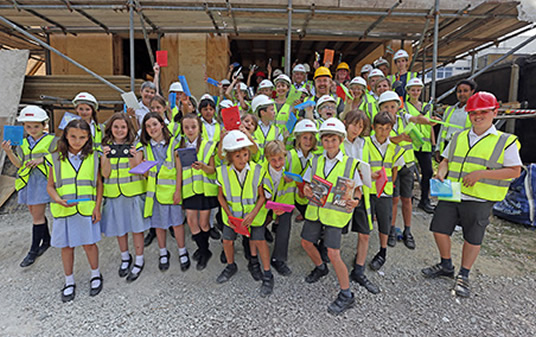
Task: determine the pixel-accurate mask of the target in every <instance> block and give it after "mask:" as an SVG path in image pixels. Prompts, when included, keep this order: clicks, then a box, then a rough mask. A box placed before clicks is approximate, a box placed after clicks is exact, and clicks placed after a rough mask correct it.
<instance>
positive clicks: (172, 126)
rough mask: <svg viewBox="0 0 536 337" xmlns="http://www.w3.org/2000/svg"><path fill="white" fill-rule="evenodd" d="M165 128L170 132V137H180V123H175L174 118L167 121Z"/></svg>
mask: <svg viewBox="0 0 536 337" xmlns="http://www.w3.org/2000/svg"><path fill="white" fill-rule="evenodd" d="M167 128H168V130H169V132H170V133H171V137H172V138H179V139H180V137H181V123H177V122H175V121H174V120H172V121H171V122H169V124H168V125H167Z"/></svg>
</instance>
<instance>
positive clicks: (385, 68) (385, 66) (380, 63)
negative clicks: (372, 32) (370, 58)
mask: <svg viewBox="0 0 536 337" xmlns="http://www.w3.org/2000/svg"><path fill="white" fill-rule="evenodd" d="M373 64H374V68H377V69H380V70H381V71H382V72H383V73H384V74H385V75H387V74H389V61H387V60H386V59H384V58H383V57H380V58H378V59H377V60H376V61H374V63H373Z"/></svg>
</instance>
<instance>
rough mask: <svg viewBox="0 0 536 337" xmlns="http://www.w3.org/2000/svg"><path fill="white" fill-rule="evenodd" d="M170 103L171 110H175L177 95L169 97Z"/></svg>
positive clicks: (172, 94)
mask: <svg viewBox="0 0 536 337" xmlns="http://www.w3.org/2000/svg"><path fill="white" fill-rule="evenodd" d="M168 102H169V108H170V109H172V110H173V108H174V107H175V106H177V93H176V92H172V93H170V94H169V96H168Z"/></svg>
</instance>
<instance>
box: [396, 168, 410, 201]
mask: <svg viewBox="0 0 536 337" xmlns="http://www.w3.org/2000/svg"><path fill="white" fill-rule="evenodd" d="M414 178H415V177H414V175H413V168H408V167H407V166H404V167H403V168H402V169H401V170H398V174H397V176H396V180H395V188H394V191H393V197H394V198H396V197H402V198H411V197H412V196H413V184H414V182H415V179H414Z"/></svg>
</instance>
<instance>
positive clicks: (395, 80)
mask: <svg viewBox="0 0 536 337" xmlns="http://www.w3.org/2000/svg"><path fill="white" fill-rule="evenodd" d="M393 61H394V62H395V66H396V68H397V70H398V71H397V72H396V73H395V74H392V75H389V76H388V77H387V78H388V79H389V81H390V82H391V86H392V87H393V90H394V91H396V93H397V94H398V95H399V96H400V97H402V98H404V99H405V97H406V93H407V89H406V87H407V83H408V82H409V81H410V80H411V79H414V78H416V77H417V73H416V72H410V71H408V68H409V55H408V53H407V52H406V51H405V50H404V49H400V50H398V51H397V52H396V53H395V55H394V56H393Z"/></svg>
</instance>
